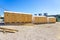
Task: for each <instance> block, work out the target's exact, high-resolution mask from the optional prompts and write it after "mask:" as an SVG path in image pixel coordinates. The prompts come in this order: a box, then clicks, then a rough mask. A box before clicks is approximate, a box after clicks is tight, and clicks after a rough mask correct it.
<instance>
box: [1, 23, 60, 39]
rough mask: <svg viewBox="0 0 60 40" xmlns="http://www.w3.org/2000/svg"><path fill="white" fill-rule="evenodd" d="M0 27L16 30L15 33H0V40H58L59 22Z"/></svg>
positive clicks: (59, 35) (59, 34)
mask: <svg viewBox="0 0 60 40" xmlns="http://www.w3.org/2000/svg"><path fill="white" fill-rule="evenodd" d="M0 27H6V28H12V29H17V30H18V32H16V33H2V32H0V40H60V22H57V23H52V24H39V25H32V26H31V25H30V26H27V25H26V26H20V25H19V26H13V25H5V26H0Z"/></svg>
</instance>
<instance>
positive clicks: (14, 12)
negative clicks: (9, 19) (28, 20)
mask: <svg viewBox="0 0 60 40" xmlns="http://www.w3.org/2000/svg"><path fill="white" fill-rule="evenodd" d="M4 12H8V13H18V14H31V13H24V12H13V11H4ZM31 15H32V14H31Z"/></svg>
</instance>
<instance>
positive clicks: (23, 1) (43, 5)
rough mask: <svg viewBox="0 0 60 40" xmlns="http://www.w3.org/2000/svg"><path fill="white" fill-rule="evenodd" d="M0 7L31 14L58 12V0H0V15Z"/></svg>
mask: <svg viewBox="0 0 60 40" xmlns="http://www.w3.org/2000/svg"><path fill="white" fill-rule="evenodd" d="M1 7H2V8H5V9H7V10H9V11H15V12H26V13H31V14H39V13H42V14H43V13H48V14H49V15H51V14H52V15H53V14H54V15H55V14H60V0H0V15H3V14H4V9H2V8H1Z"/></svg>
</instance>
